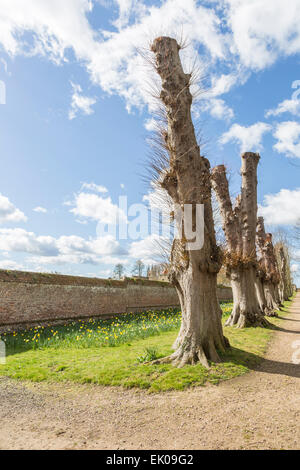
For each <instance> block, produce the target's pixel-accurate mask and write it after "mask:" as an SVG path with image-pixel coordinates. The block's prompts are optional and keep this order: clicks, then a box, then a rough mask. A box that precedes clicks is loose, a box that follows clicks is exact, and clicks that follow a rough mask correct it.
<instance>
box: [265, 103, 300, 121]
mask: <svg viewBox="0 0 300 470" xmlns="http://www.w3.org/2000/svg"><path fill="white" fill-rule="evenodd" d="M283 113H290V114H294V115H295V116H300V100H293V99H291V100H284V101H282V102H281V103H279V105H278V106H277V108H274V109H269V110H268V111H267V112H266V114H265V116H266V117H267V118H268V117H271V116H279V115H280V114H283Z"/></svg>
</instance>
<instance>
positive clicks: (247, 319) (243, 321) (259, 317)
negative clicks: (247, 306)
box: [225, 309, 270, 328]
mask: <svg viewBox="0 0 300 470" xmlns="http://www.w3.org/2000/svg"><path fill="white" fill-rule="evenodd" d="M236 310H238V309H234V311H233V312H232V314H231V315H230V317H229V318H228V320H227V321H226V323H225V326H236V328H249V327H263V328H267V327H268V326H270V323H269V322H268V320H267V319H266V318H265V317H264V316H263V314H262V313H240V312H237V311H236Z"/></svg>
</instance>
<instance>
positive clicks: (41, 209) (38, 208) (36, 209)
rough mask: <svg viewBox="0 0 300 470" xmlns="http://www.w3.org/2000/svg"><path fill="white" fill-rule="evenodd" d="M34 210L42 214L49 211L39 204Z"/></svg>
mask: <svg viewBox="0 0 300 470" xmlns="http://www.w3.org/2000/svg"><path fill="white" fill-rule="evenodd" d="M33 210H34V212H39V213H41V214H46V213H47V212H48V211H47V209H45V207H41V206H37V207H35V208H34V209H33Z"/></svg>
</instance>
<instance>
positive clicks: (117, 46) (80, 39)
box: [0, 0, 228, 117]
mask: <svg viewBox="0 0 300 470" xmlns="http://www.w3.org/2000/svg"><path fill="white" fill-rule="evenodd" d="M118 3H119V7H120V15H119V18H118V19H117V20H116V22H115V24H118V27H119V28H120V29H119V31H113V32H112V31H95V30H93V28H92V26H91V25H90V24H89V22H88V19H87V14H88V13H90V11H91V9H92V6H93V2H92V1H89V0H64V2H61V0H52V1H51V2H49V1H48V0H27V1H26V2H24V1H22V0H10V1H9V2H7V1H6V0H0V43H2V45H3V47H4V49H5V50H6V51H7V52H8V53H10V54H11V55H16V54H28V51H30V54H42V55H45V56H48V57H50V59H51V60H53V61H55V62H62V61H63V60H66V51H67V50H68V48H72V49H73V51H74V53H75V56H76V58H77V60H78V61H79V62H80V63H81V64H83V65H84V66H85V67H86V68H87V70H88V72H89V74H90V76H91V79H92V81H93V82H94V83H95V84H97V85H99V86H101V88H102V89H103V90H104V91H105V92H107V93H109V94H111V93H116V94H118V95H120V96H122V97H123V98H124V99H125V101H126V104H127V107H128V109H130V107H132V106H141V105H143V104H145V103H149V101H152V99H150V97H149V95H148V94H147V93H146V92H145V86H144V85H145V80H144V79H145V67H143V65H144V60H143V59H142V58H141V57H140V55H139V54H138V53H137V48H147V49H148V47H149V41H150V39H152V38H153V37H154V36H156V35H159V34H163V33H165V32H168V34H171V35H176V36H178V35H180V31H181V30H182V29H183V31H184V35H185V36H186V37H188V38H189V40H190V45H189V47H188V48H187V49H186V50H185V51H184V52H183V56H184V58H185V61H187V62H188V63H190V64H192V63H193V62H194V61H193V59H194V57H195V56H196V55H197V54H196V46H198V45H202V46H203V48H204V49H203V53H204V54H209V56H210V57H211V58H212V60H215V59H216V58H225V56H226V44H227V42H228V41H227V37H226V36H224V35H223V34H221V32H220V31H219V27H220V25H221V20H220V18H218V16H217V15H216V13H215V12H214V10H213V9H209V8H205V7H204V6H202V5H197V4H196V2H195V1H194V0H185V1H184V2H182V0H166V1H165V2H164V3H163V4H162V5H159V6H153V5H151V6H144V5H143V4H142V3H141V2H140V1H139V2H137V1H127V2H126V1H125V0H123V1H121V0H120V1H119V2H118ZM129 4H130V10H129V12H130V14H131V13H134V15H133V21H132V22H130V24H128V19H129V16H128V10H126V7H128V5H129ZM199 24H201V28H199ZM23 33H31V35H28V34H27V36H26V38H25V36H24V35H23ZM28 38H30V39H28ZM202 55H203V54H202ZM197 63H198V64H199V63H200V58H199V56H198V59H197ZM153 75H156V74H155V73H154V72H153ZM75 91H76V90H75ZM77 93H78V89H77ZM90 104H91V103H90V102H86V101H84V102H82V101H81V102H80V103H79V102H78V100H76V101H75V103H74V106H76V108H75V109H77V107H78V105H79V107H81V109H88V110H90ZM74 113H75V110H74V111H71V117H73V115H74Z"/></svg>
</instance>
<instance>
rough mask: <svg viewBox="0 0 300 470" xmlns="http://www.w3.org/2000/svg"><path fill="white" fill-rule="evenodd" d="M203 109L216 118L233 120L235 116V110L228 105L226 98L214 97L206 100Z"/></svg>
mask: <svg viewBox="0 0 300 470" xmlns="http://www.w3.org/2000/svg"><path fill="white" fill-rule="evenodd" d="M202 109H203V110H204V111H208V112H209V113H210V114H211V116H212V117H214V118H216V119H225V120H228V121H229V120H231V119H233V118H234V111H233V109H232V108H230V106H228V105H227V104H226V103H225V101H224V100H222V99H217V98H212V99H211V100H208V101H204V103H203V106H202Z"/></svg>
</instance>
